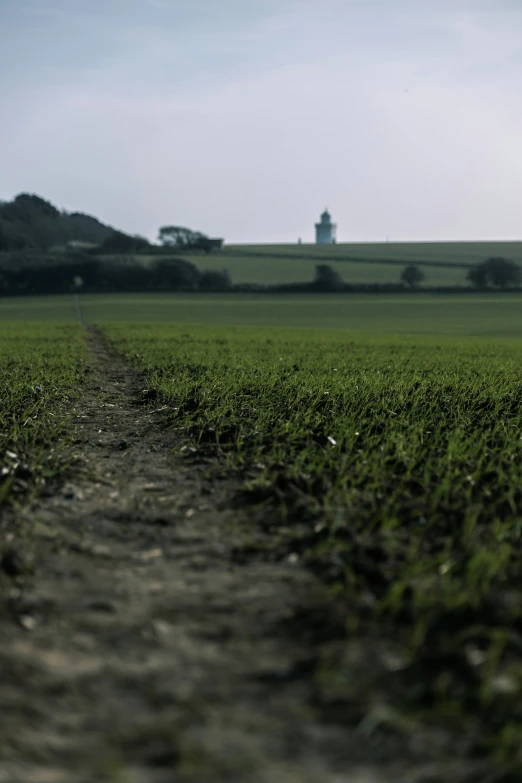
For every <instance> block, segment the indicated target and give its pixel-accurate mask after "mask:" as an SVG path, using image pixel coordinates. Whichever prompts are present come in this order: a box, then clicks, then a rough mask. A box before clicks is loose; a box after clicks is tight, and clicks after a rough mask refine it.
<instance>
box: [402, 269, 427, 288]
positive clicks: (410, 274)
mask: <svg viewBox="0 0 522 783" xmlns="http://www.w3.org/2000/svg"><path fill="white" fill-rule="evenodd" d="M425 277H426V275H425V274H424V272H423V271H422V269H419V267H418V266H415V264H409V265H408V266H405V267H404V269H403V270H402V272H401V283H405V284H406V285H409V286H410V288H417V286H418V285H420V284H421V283H422V281H423V280H424V279H425Z"/></svg>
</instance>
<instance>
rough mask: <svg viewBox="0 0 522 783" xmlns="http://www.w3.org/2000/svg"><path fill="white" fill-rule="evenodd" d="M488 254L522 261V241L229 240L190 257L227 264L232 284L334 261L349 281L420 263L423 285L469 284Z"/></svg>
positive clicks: (294, 277)
mask: <svg viewBox="0 0 522 783" xmlns="http://www.w3.org/2000/svg"><path fill="white" fill-rule="evenodd" d="M489 256H504V257H506V258H510V259H512V260H513V261H517V262H518V263H522V242H404V243H395V242H394V243H392V242H389V243H365V244H337V245H330V246H327V247H325V246H318V245H225V247H224V249H223V250H222V251H221V252H219V253H215V254H213V255H209V256H206V257H201V256H194V257H193V258H192V259H191V260H193V262H194V263H195V264H196V265H197V266H198V267H199V268H201V269H223V268H225V269H228V271H229V273H230V276H231V278H232V281H233V282H234V283H267V284H268V283H295V282H300V281H305V280H312V279H313V277H314V270H315V265H316V264H321V263H323V264H334V265H335V269H336V270H337V271H338V272H339V273H340V274H341V275H342V277H343V279H344V281H345V282H347V283H398V282H399V278H400V274H401V271H402V269H403V267H404V266H405V265H406V264H412V263H415V264H418V265H420V266H422V269H423V272H424V274H425V275H426V279H425V281H424V285H430V286H438V285H441V286H442V285H447V286H459V285H468V283H467V281H466V272H467V269H468V268H469V266H472V265H473V264H477V263H480V262H481V261H484V260H485V259H486V258H488V257H489Z"/></svg>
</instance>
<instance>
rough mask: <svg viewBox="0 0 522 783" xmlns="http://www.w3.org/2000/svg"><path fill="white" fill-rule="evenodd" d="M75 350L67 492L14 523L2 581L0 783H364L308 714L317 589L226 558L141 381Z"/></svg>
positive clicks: (335, 734)
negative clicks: (89, 373) (22, 554)
mask: <svg viewBox="0 0 522 783" xmlns="http://www.w3.org/2000/svg"><path fill="white" fill-rule="evenodd" d="M88 340H89V343H90V347H91V351H92V357H93V362H94V367H95V374H94V380H93V381H92V382H91V384H90V386H89V387H88V388H87V390H86V392H85V394H83V395H82V397H81V400H79V401H78V402H77V404H76V405H75V409H74V411H73V413H72V426H73V427H74V428H75V433H76V436H77V441H76V445H75V446H74V448H73V450H72V451H73V453H72V455H71V456H72V457H73V458H74V460H75V462H76V466H75V468H74V470H73V475H72V481H71V482H70V483H68V484H67V485H66V486H64V487H63V488H62V490H61V491H60V492H59V493H58V494H55V495H53V496H52V497H48V498H43V499H41V500H40V501H39V502H38V503H37V504H35V505H33V506H29V507H26V508H24V509H22V510H21V511H20V512H19V513H18V517H17V519H16V520H15V522H16V525H17V526H18V528H19V529H20V530H30V531H31V535H30V538H29V541H30V542H32V543H31V544H30V545H31V546H33V547H34V554H35V568H34V572H33V573H31V574H28V575H27V574H25V575H23V574H22V575H19V576H12V575H11V577H9V578H7V577H6V576H5V575H4V576H3V577H2V580H3V582H2V584H3V600H2V608H3V616H2V622H1V639H2V644H1V647H0V671H1V674H0V704H1V705H2V709H1V712H0V783H36V781H37V782H38V783H44V782H45V783H62V782H63V783H83V782H84V781H89V783H91V782H92V783H94V782H96V783H101V782H103V781H115V782H117V783H126V782H129V783H142V782H143V783H145V782H146V783H162V782H163V781H165V782H167V781H174V780H175V781H180V783H183V782H184V781H221V780H223V781H225V780H226V781H249V782H250V781H251V782H252V783H265V782H266V783H268V782H269V781H270V783H286V781H288V782H290V781H292V782H294V781H295V783H297V782H298V781H299V783H302V782H303V781H314V782H316V781H326V782H328V781H345V780H346V781H347V780H350V781H351V782H352V783H354V782H355V781H357V780H361V781H362V780H365V781H369V780H377V778H374V777H373V776H372V777H368V776H367V775H366V773H365V772H364V769H362V768H361V770H360V777H358V776H357V774H358V773H356V771H355V770H354V769H353V768H352V769H351V772H350V775H346V776H345V773H346V772H347V770H348V769H349V768H351V763H350V757H351V758H352V759H353V756H352V755H351V752H350V749H349V744H348V743H347V739H346V736H345V732H344V730H343V728H342V727H341V726H335V725H322V724H321V723H320V722H318V721H317V720H316V719H315V717H314V714H313V711H312V710H311V708H310V706H309V702H310V693H311V690H310V689H311V688H312V678H311V677H310V676H309V674H310V671H311V670H312V669H313V662H314V660H315V659H314V656H315V650H314V649H313V645H311V643H310V644H305V643H304V642H303V638H299V635H297V636H296V634H295V622H294V623H292V620H293V618H295V617H296V616H297V615H298V614H299V612H301V611H302V608H303V607H307V611H310V610H314V609H315V611H319V612H321V611H322V605H323V603H324V602H325V600H326V598H325V596H324V594H323V593H322V590H321V588H320V587H319V585H318V584H317V583H316V582H315V581H314V579H313V577H312V576H311V575H309V574H308V573H307V572H306V571H304V570H302V569H301V568H300V567H299V566H298V565H292V564H290V563H283V564H271V563H266V562H265V563H263V562H260V561H256V560H249V561H248V562H246V563H242V564H239V563H238V562H237V559H236V558H234V557H233V556H232V554H233V551H234V549H235V547H236V546H237V544H238V543H241V540H242V537H244V536H245V535H246V533H245V527H244V526H243V527H241V525H239V524H238V523H237V519H236V517H237V512H235V515H234V514H232V513H231V512H227V511H223V510H221V511H219V510H217V509H219V508H220V507H222V506H224V505H225V504H224V503H223V502H222V497H221V494H222V493H223V492H224V491H226V487H224V486H223V487H222V488H219V487H217V488H216V487H215V486H213V485H212V484H211V483H209V482H206V481H205V479H204V477H203V475H202V473H201V472H199V473H198V471H195V470H194V468H192V467H190V468H189V467H184V466H183V464H182V461H181V460H179V459H177V460H176V459H174V458H173V457H172V449H173V447H176V442H175V437H174V435H173V434H172V433H171V432H169V431H168V430H166V429H165V428H164V427H163V426H162V424H163V416H164V413H163V412H162V411H161V410H159V411H158V410H151V409H150V408H147V407H145V406H143V405H140V404H139V395H140V391H141V389H140V382H139V378H138V377H136V375H135V374H134V373H133V372H131V371H130V370H129V369H128V368H127V367H126V366H125V364H124V362H123V361H122V360H121V359H120V358H119V357H118V356H116V355H114V354H113V353H111V351H110V349H108V348H107V347H106V346H105V345H104V344H103V342H102V339H101V338H100V336H99V335H98V334H97V333H96V332H95V331H91V332H90V333H89V335H88ZM175 450H176V449H175V448H174V451H175ZM178 451H179V447H178ZM12 543H13V546H14V548H15V550H16V549H17V548H18V547H22V549H24V550H26V548H27V543H25V544H23V543H21V541H20V540H19V538H18V536H16V535H15V537H14V539H13V542H12ZM15 560H16V558H15ZM16 570H22V568H21V567H20V569H18V568H17V567H16V562H15V567H14V571H16ZM291 629H292V631H291ZM379 780H380V778H379Z"/></svg>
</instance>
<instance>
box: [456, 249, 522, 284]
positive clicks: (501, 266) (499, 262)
mask: <svg viewBox="0 0 522 783" xmlns="http://www.w3.org/2000/svg"><path fill="white" fill-rule="evenodd" d="M466 277H467V279H468V280H469V281H470V282H471V283H472V284H473V285H474V286H476V287H477V288H484V287H485V286H488V285H491V286H494V287H495V288H508V287H509V286H510V285H520V282H521V280H522V269H521V268H520V267H519V265H518V264H515V262H514V261H510V260H509V259H507V258H503V257H502V256H491V257H490V258H488V259H487V261H483V262H482V263H481V264H477V265H476V266H474V267H472V268H471V269H470V270H469V271H468V274H467V275H466Z"/></svg>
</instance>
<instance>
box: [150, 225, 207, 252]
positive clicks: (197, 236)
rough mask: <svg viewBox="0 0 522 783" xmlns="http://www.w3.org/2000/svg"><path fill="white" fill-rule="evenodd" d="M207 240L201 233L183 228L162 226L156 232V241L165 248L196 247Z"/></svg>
mask: <svg viewBox="0 0 522 783" xmlns="http://www.w3.org/2000/svg"><path fill="white" fill-rule="evenodd" d="M207 239H208V237H205V235H204V234H202V233H201V232H199V231H192V229H190V228H183V226H163V227H162V228H160V229H159V231H158V240H159V241H160V242H161V244H162V245H164V246H165V247H178V248H191V247H198V246H200V245H201V243H204V241H205V240H207Z"/></svg>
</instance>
